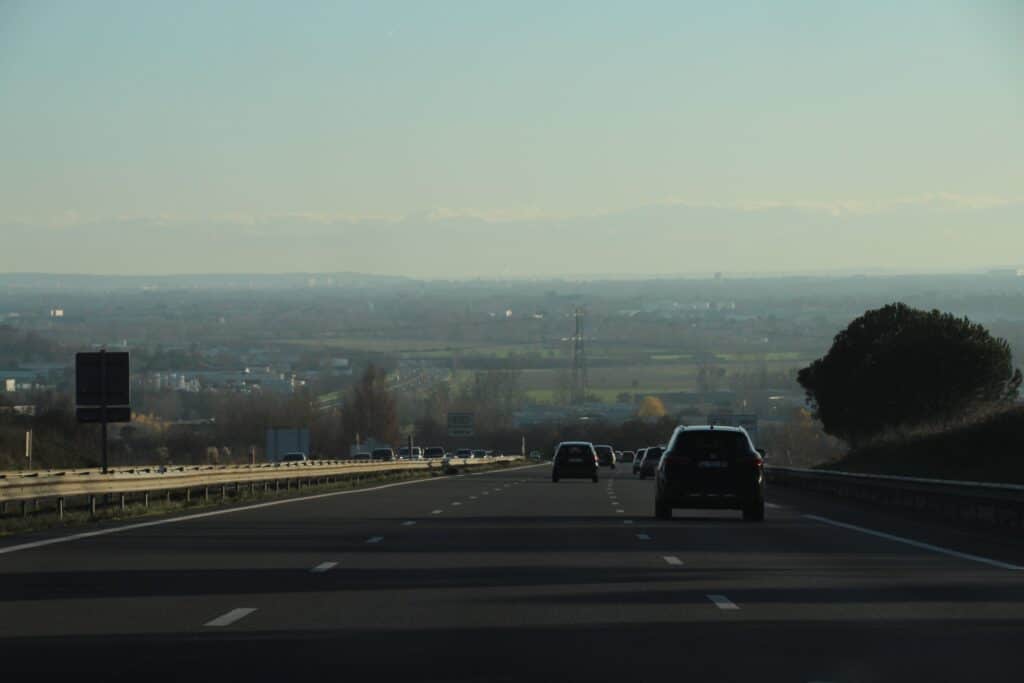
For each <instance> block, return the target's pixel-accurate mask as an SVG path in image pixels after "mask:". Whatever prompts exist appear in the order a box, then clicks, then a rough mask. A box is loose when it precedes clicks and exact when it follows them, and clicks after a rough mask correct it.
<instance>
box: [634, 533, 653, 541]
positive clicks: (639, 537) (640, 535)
mask: <svg viewBox="0 0 1024 683" xmlns="http://www.w3.org/2000/svg"><path fill="white" fill-rule="evenodd" d="M636 537H637V538H638V539H639V540H641V541H649V540H651V537H650V536H649V535H647V534H637V535H636Z"/></svg>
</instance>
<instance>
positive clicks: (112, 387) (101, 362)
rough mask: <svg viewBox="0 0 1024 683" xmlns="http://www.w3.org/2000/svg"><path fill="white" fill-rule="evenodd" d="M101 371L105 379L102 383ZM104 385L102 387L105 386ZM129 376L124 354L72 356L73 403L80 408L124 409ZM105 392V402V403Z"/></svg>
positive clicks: (127, 400) (126, 400) (128, 390)
mask: <svg viewBox="0 0 1024 683" xmlns="http://www.w3.org/2000/svg"><path fill="white" fill-rule="evenodd" d="M104 368H105V369H106V379H105V380H104ZM104 385H105V386H104ZM130 385H131V377H130V369H129V361H128V353H127V352H126V351H117V352H113V353H110V352H107V353H99V352H88V353H79V354H76V355H75V403H76V404H78V405H79V406H99V405H103V404H104V403H106V404H107V405H108V406H127V405H130V404H131V402H132V400H131V386H130ZM104 389H105V390H106V400H104V395H103V394H104Z"/></svg>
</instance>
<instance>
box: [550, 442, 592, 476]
mask: <svg viewBox="0 0 1024 683" xmlns="http://www.w3.org/2000/svg"><path fill="white" fill-rule="evenodd" d="M597 468H598V464H597V452H596V451H595V450H594V444H592V443H590V442H589V441H563V442H562V443H560V444H558V447H557V448H555V457H554V458H553V459H552V460H551V481H553V482H557V481H558V480H559V479H590V480H592V481H594V482H597Z"/></svg>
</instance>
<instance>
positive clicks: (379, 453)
mask: <svg viewBox="0 0 1024 683" xmlns="http://www.w3.org/2000/svg"><path fill="white" fill-rule="evenodd" d="M389 455H392V453H391V449H390V448H375V449H373V457H375V458H382V457H386V456H389Z"/></svg>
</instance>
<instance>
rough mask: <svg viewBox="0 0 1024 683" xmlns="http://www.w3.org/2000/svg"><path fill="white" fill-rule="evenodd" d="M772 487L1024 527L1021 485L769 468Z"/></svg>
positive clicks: (1023, 501) (945, 517)
mask: <svg viewBox="0 0 1024 683" xmlns="http://www.w3.org/2000/svg"><path fill="white" fill-rule="evenodd" d="M766 471H767V475H768V480H769V482H771V483H772V484H774V485H779V486H792V487H795V488H802V489H807V490H811V491H816V492H818V493H825V494H829V495H835V496H840V497H843V498H852V499H856V500H861V501H865V502H870V503H873V504H878V505H888V506H893V507H899V508H902V509H905V510H910V511H914V512H917V513H922V514H926V515H929V516H934V517H941V518H944V519H952V520H957V521H965V522H975V523H978V524H983V525H987V526H1000V527H1011V528H1017V529H1019V528H1022V527H1024V486H1022V485H1019V484H997V483H991V482H982V481H956V480H950V479H928V478H920V477H901V476H892V475H883V474H862V473H859V472H841V471H836V470H811V469H801V468H796V467H768V468H766Z"/></svg>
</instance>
